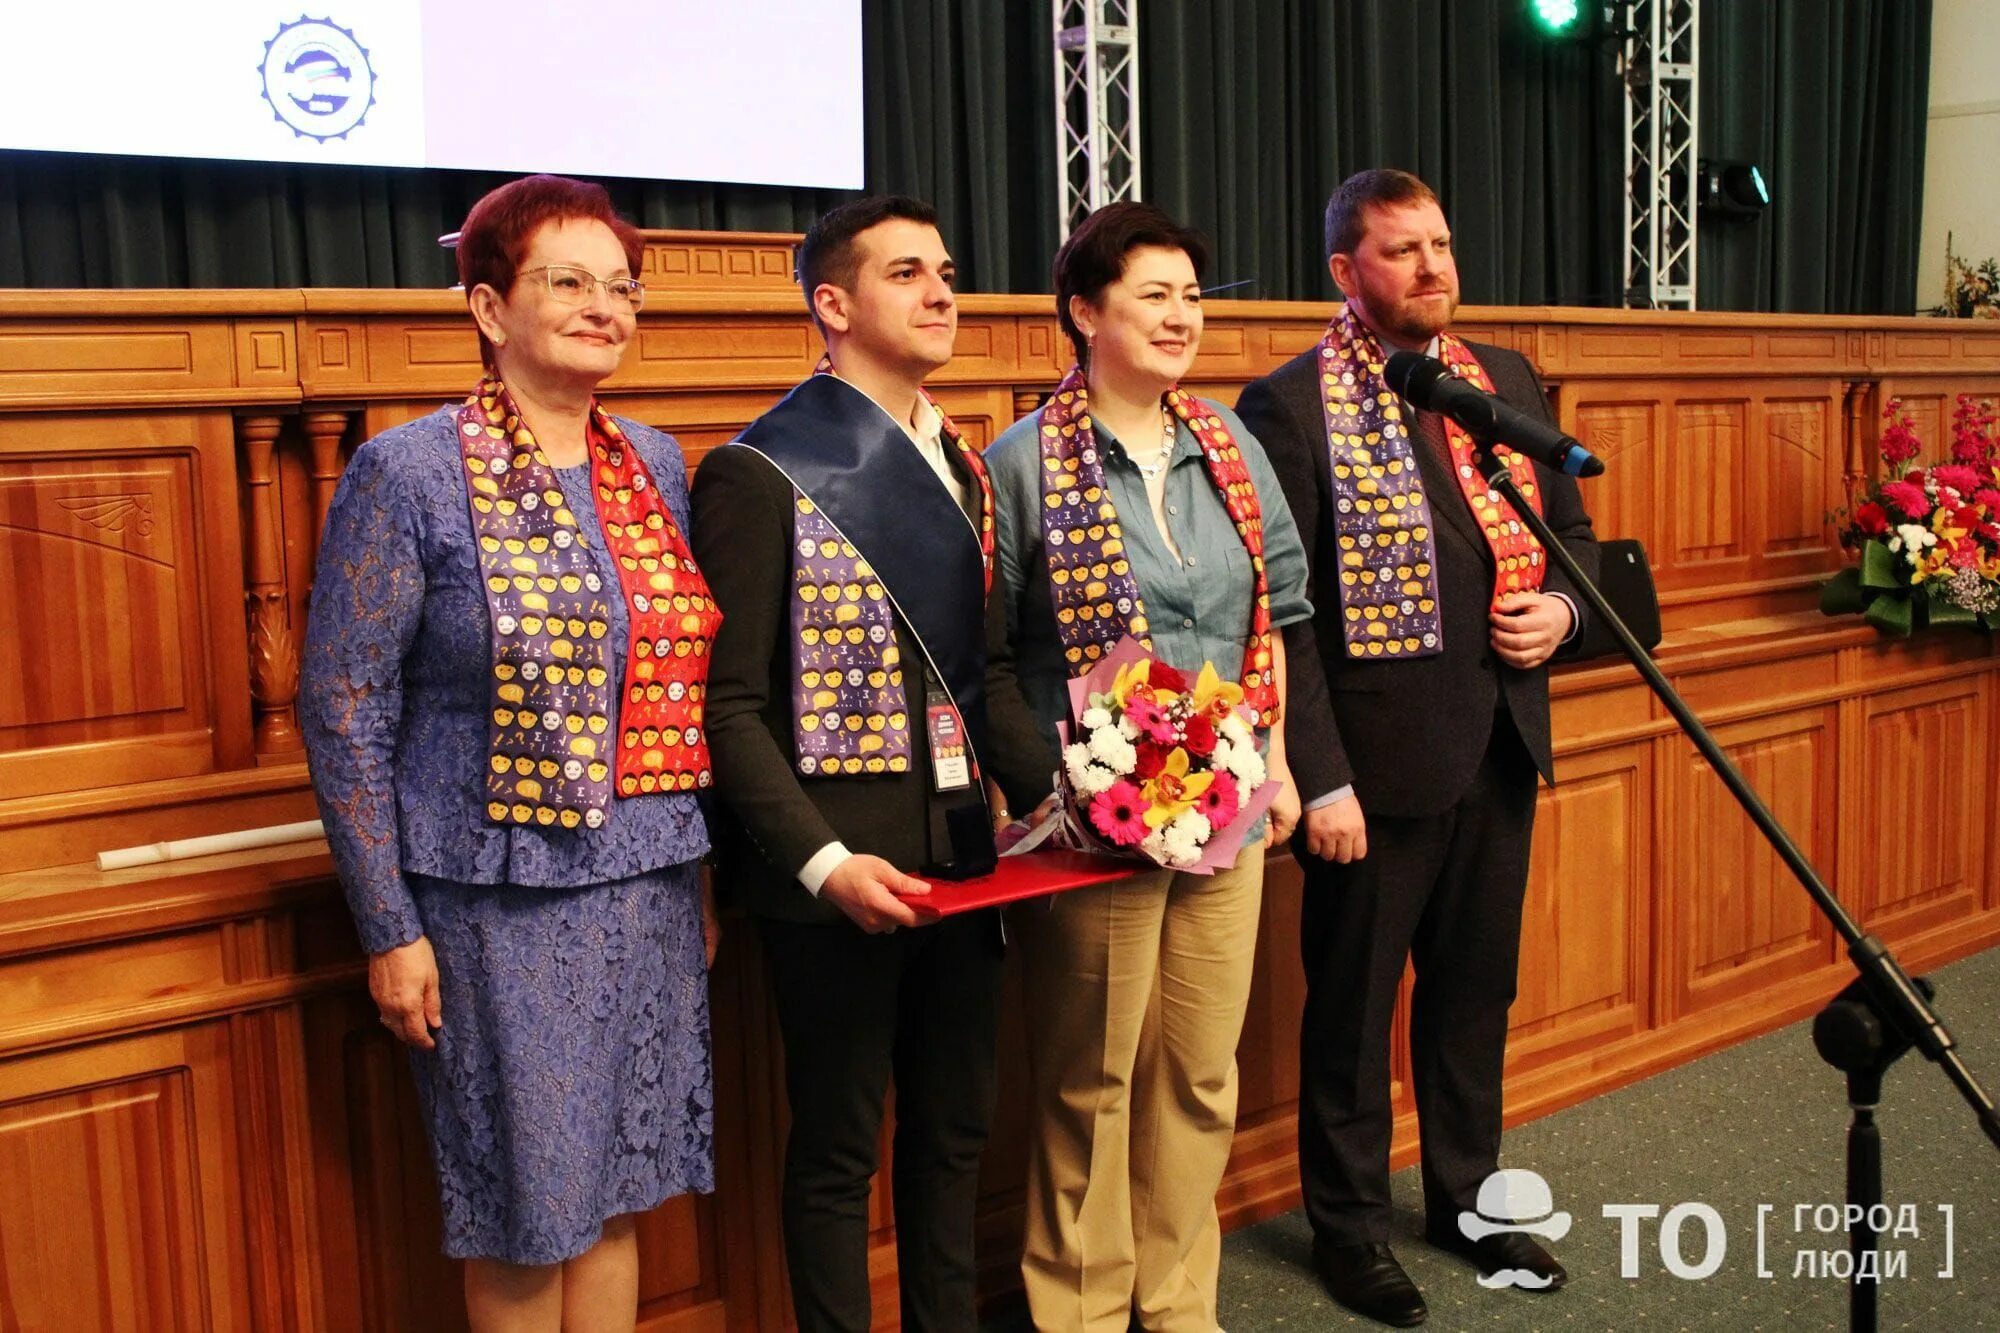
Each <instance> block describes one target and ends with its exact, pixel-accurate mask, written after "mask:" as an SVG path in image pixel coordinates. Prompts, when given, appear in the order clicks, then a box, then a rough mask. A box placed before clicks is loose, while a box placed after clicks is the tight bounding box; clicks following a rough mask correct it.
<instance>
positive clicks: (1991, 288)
mask: <svg viewBox="0 0 2000 1333" xmlns="http://www.w3.org/2000/svg"><path fill="white" fill-rule="evenodd" d="M1924 313H1925V314H1927V315H1947V316H1951V317H1953V318H1957V319H2000V263H1996V262H1995V261H1994V260H1993V259H1992V258H1990V257H1989V258H1987V259H1986V260H1985V261H1984V262H1982V263H1978V264H1975V263H1973V262H1972V261H1971V260H1969V259H1963V258H1961V257H1960V256H1958V255H1957V254H1955V253H1953V251H1952V248H1951V233H1950V232H1946V233H1945V236H1944V304H1943V305H1940V306H1932V307H1931V308H1930V309H1929V310H1927V311H1925V312H1924Z"/></svg>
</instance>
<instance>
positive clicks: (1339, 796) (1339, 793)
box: [1306, 782, 1354, 810]
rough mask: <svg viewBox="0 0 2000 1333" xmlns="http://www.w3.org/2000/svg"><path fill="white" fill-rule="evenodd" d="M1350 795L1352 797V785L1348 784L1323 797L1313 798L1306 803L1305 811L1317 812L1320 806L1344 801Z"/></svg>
mask: <svg viewBox="0 0 2000 1333" xmlns="http://www.w3.org/2000/svg"><path fill="white" fill-rule="evenodd" d="M1352 795H1354V784H1353V783H1351V782H1350V783H1348V784H1347V785H1346V786H1345V787H1335V788H1334V789H1333V790H1332V791H1330V792H1328V793H1327V794H1326V795H1324V796H1315V797H1314V798H1313V799H1312V800H1310V801H1307V802H1306V809H1308V810H1317V809H1319V808H1320V807H1321V806H1327V805H1332V804H1333V803H1334V802H1335V801H1344V800H1346V799H1347V798H1348V797H1350V796H1352Z"/></svg>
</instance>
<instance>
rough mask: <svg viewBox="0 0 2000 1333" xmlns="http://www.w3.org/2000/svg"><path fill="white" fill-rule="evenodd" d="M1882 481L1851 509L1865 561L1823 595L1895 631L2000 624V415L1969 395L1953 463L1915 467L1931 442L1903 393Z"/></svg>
mask: <svg viewBox="0 0 2000 1333" xmlns="http://www.w3.org/2000/svg"><path fill="white" fill-rule="evenodd" d="M1882 415H1883V418H1884V420H1886V421H1888V422H1889V425H1888V427H1887V428H1886V429H1885V430H1884V431H1883V432H1882V444H1881V448H1882V459H1883V462H1884V463H1886V464H1887V467H1886V469H1885V472H1886V473H1887V474H1888V475H1890V476H1891V477H1893V478H1894V479H1893V480H1885V481H1880V482H1877V483H1875V484H1874V485H1873V486H1871V487H1870V488H1869V489H1868V491H1867V493H1866V494H1865V495H1864V496H1863V497H1862V499H1861V500H1860V502H1859V503H1858V504H1855V505H1854V506H1853V507H1852V509H1851V511H1849V512H1848V513H1847V514H1846V515H1845V517H1846V519H1847V523H1846V526H1845V527H1844V528H1843V529H1842V531H1841V534H1840V544H1841V545H1842V546H1844V547H1846V548H1847V549H1849V550H1851V551H1854V552H1856V553H1858V555H1859V557H1860V562H1859V564H1857V565H1854V566H1850V567H1849V568H1847V569H1843V570H1842V571H1840V573H1838V574H1836V575H1835V576H1834V577H1833V579H1832V580H1831V581H1830V582H1828V583H1827V585H1826V587H1825V588H1824V589H1823V590H1822V591H1821V594H1820V609H1821V610H1822V611H1824V612H1826V613H1827V614H1828V615H1838V614H1841V613H1843V612H1852V611H1860V612H1862V613H1863V614H1864V615H1865V616H1866V617H1867V619H1868V623H1869V624H1871V625H1873V626H1875V628H1876V629H1878V630H1881V631H1882V632H1883V633H1885V634H1898V635H1906V634H1909V633H1910V632H1911V631H1913V630H1916V629H1920V628H1922V627H1923V626H1925V625H1960V626H1965V627H1967V628H1985V629H1988V630H1992V629H2000V429H1996V427H2000V418H1996V417H1995V415H1994V413H1993V411H1992V409H1991V408H1990V407H1989V406H1988V405H1986V404H1984V403H1981V402H1979V401H1978V400H1976V399H1974V398H1972V397H1971V396H1970V395H1968V394H1960V395H1959V398H1958V407H1957V409H1956V411H1954V412H1953V414H1952V446H1951V461H1950V462H1948V463H1937V464H1933V465H1932V466H1930V467H1928V468H1925V467H1917V466H1913V464H1914V463H1915V461H1916V458H1917V455H1918V453H1920V452H1921V451H1922V448H1923V444H1922V441H1920V440H1919V439H1918V438H1917V433H1916V427H1915V423H1914V422H1912V421H1911V419H1910V418H1909V416H1908V415H1907V414H1906V413H1904V412H1903V410H1902V402H1901V400H1895V401H1892V402H1891V403H1890V404H1889V406H1888V407H1887V409H1885V410H1884V412H1883V414H1882Z"/></svg>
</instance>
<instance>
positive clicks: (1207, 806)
mask: <svg viewBox="0 0 2000 1333" xmlns="http://www.w3.org/2000/svg"><path fill="white" fill-rule="evenodd" d="M1242 808H1243V797H1242V794H1241V793H1239V792H1238V791H1237V790H1236V779H1235V778H1232V777H1230V776H1229V775H1228V774H1227V773H1223V772H1220V771H1218V772H1217V773H1216V775H1215V781H1213V782H1211V783H1209V784H1208V790H1207V791H1205V792H1203V793H1202V794H1201V797H1200V799H1198V800H1197V801H1196V802H1195V809H1197V810H1199V811H1201V813H1202V817H1203V818H1205V819H1206V820H1208V822H1209V824H1210V825H1211V826H1212V827H1214V828H1225V827H1227V826H1228V824H1229V821H1230V820H1232V819H1234V818H1236V812H1237V811H1238V810H1241V809H1242Z"/></svg>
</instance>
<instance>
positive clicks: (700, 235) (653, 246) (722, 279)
mask: <svg viewBox="0 0 2000 1333" xmlns="http://www.w3.org/2000/svg"><path fill="white" fill-rule="evenodd" d="M798 243H799V237H798V236H796V235H794V234H792V233H790V232H743V231H715V232H693V231H688V232H676V233H673V234H672V235H665V234H660V233H655V234H653V235H651V236H649V237H648V239H647V244H646V253H645V257H644V258H643V259H642V260H641V261H640V264H639V278H640V281H642V282H644V283H645V284H646V290H647V292H648V293H649V294H674V293H680V292H688V291H702V290H714V291H726V292H740V291H746V290H754V291H770V292H782V293H784V294H785V295H787V296H797V295H798V291H799V285H798V283H797V281H796V280H795V279H794V278H793V277H792V268H793V264H794V253H795V251H796V248H797V246H798Z"/></svg>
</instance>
